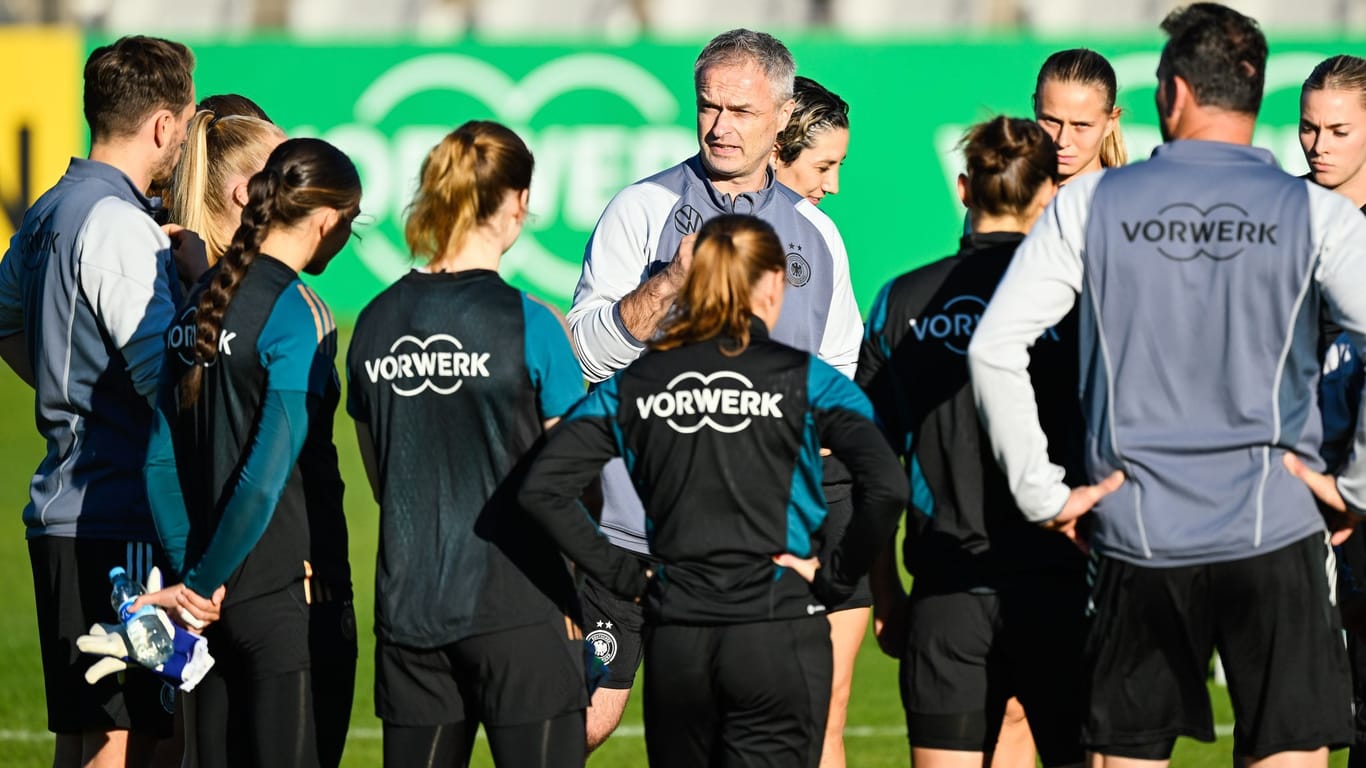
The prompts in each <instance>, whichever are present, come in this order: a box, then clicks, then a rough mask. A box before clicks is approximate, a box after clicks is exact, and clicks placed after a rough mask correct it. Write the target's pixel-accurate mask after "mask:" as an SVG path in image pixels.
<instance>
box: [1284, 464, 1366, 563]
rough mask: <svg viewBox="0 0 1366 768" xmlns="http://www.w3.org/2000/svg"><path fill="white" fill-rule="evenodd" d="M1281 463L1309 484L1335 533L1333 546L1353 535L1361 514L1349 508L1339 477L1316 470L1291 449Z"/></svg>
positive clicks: (1330, 527)
mask: <svg viewBox="0 0 1366 768" xmlns="http://www.w3.org/2000/svg"><path fill="white" fill-rule="evenodd" d="M1281 463H1282V464H1284V465H1285V469H1286V471H1287V472H1289V473H1290V474H1292V475H1294V476H1295V477H1297V478H1299V480H1300V482H1302V483H1304V484H1305V485H1307V486H1309V492H1310V493H1312V494H1314V498H1315V499H1317V500H1318V502H1319V508H1320V511H1322V512H1323V516H1324V521H1325V522H1326V523H1327V524H1328V530H1329V531H1332V533H1333V538H1332V540H1331V541H1332V544H1333V546H1337V545H1339V544H1341V543H1342V542H1344V541H1346V540H1347V537H1349V536H1351V535H1352V530H1353V529H1354V528H1355V527H1356V524H1357V522H1358V521H1359V520H1360V519H1361V516H1360V515H1357V514H1355V513H1353V512H1351V511H1349V510H1348V509H1347V502H1346V501H1345V500H1344V499H1343V498H1342V493H1341V492H1340V491H1339V490H1338V479H1337V478H1336V477H1334V476H1332V475H1326V474H1324V473H1322V472H1315V471H1314V470H1312V469H1310V468H1309V467H1308V466H1306V465H1305V463H1304V462H1302V461H1300V457H1298V456H1296V455H1295V454H1293V453H1290V452H1289V451H1287V452H1286V454H1285V456H1284V458H1282V459H1281Z"/></svg>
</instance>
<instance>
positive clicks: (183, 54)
mask: <svg viewBox="0 0 1366 768" xmlns="http://www.w3.org/2000/svg"><path fill="white" fill-rule="evenodd" d="M193 71H194V55H193V54H191V53H190V49H189V48H186V47H185V46H184V45H181V44H180V43H176V42H172V41H170V40H162V39H161V38H157V37H142V36H140V35H138V36H132V37H122V38H119V39H118V40H116V41H114V42H112V43H110V44H109V45H105V46H101V47H99V48H96V49H95V51H94V53H91V54H90V58H88V59H86V62H85V93H84V103H85V121H86V122H87V123H89V125H90V138H91V141H96V142H98V141H106V140H110V139H121V138H126V137H129V136H132V135H133V134H135V133H137V130H138V127H139V126H141V125H142V123H143V121H145V120H146V119H147V118H148V117H150V116H151V115H152V114H153V113H154V112H156V111H157V110H159V109H168V110H171V111H172V112H176V113H179V112H180V111H181V110H183V109H185V108H186V107H187V106H189V104H190V102H191V101H193V100H194V82H193V80H192V79H191V73H192V72H193Z"/></svg>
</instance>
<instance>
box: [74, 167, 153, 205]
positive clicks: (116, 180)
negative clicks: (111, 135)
mask: <svg viewBox="0 0 1366 768" xmlns="http://www.w3.org/2000/svg"><path fill="white" fill-rule="evenodd" d="M66 175H67V178H70V179H71V180H72V181H89V180H99V181H103V182H104V183H106V184H108V185H109V186H111V187H113V188H114V190H115V191H116V192H117V193H118V195H119V196H120V197H122V198H123V199H125V200H127V201H129V202H130V203H133V204H134V205H137V206H138V207H139V208H142V209H143V210H144V211H146V212H147V214H148V215H149V216H153V217H155V216H156V214H157V212H158V211H161V210H162V201H161V198H159V197H148V196H147V195H146V194H144V193H143V191H142V190H140V189H138V188H137V185H135V184H133V180H132V179H130V178H128V174H126V173H124V172H123V171H120V170H119V169H118V168H115V167H114V166H112V165H110V164H108V163H102V162H100V161H98V160H89V159H87V158H84V157H73V158H71V164H70V165H68V166H67V168H66Z"/></svg>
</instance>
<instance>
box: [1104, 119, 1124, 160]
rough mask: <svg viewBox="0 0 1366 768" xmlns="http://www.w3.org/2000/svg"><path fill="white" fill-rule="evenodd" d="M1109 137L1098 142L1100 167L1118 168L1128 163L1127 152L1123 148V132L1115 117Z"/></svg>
mask: <svg viewBox="0 0 1366 768" xmlns="http://www.w3.org/2000/svg"><path fill="white" fill-rule="evenodd" d="M1114 120H1115V124H1114V127H1113V128H1111V129H1110V133H1109V135H1107V136H1106V137H1105V138H1104V139H1101V142H1100V165H1101V167H1102V168H1119V167H1121V166H1123V165H1124V164H1125V163H1127V162H1129V150H1127V149H1125V147H1124V131H1123V130H1122V129H1121V128H1120V123H1119V118H1118V117H1116V118H1115V119H1114Z"/></svg>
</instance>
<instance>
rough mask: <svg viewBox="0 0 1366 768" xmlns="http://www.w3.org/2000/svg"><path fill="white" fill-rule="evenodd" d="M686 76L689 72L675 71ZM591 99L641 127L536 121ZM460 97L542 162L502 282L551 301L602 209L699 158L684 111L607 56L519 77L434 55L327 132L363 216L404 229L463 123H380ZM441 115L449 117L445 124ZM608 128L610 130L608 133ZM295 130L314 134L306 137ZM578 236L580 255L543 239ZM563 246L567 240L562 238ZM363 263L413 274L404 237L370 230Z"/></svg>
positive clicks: (660, 87) (568, 280) (388, 278)
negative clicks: (354, 176) (428, 174)
mask: <svg viewBox="0 0 1366 768" xmlns="http://www.w3.org/2000/svg"><path fill="white" fill-rule="evenodd" d="M678 75H679V77H682V78H685V79H686V78H687V76H688V74H687V72H686V71H684V72H680V73H678ZM582 91H595V92H599V93H604V94H607V95H608V96H609V97H611V98H613V99H615V100H619V101H620V102H621V103H623V104H624V105H626V106H627V107H629V108H630V109H631V110H633V111H634V112H635V113H636V114H638V115H639V119H640V121H641V123H642V124H641V125H638V126H627V125H621V124H620V123H621V122H622V121H620V120H615V119H613V120H608V119H604V118H603V117H602V116H600V115H595V114H591V113H589V114H582V115H578V116H577V117H578V118H579V120H578V121H576V122H574V123H573V124H570V123H568V122H567V121H566V122H562V123H559V124H550V125H539V126H538V127H537V128H536V129H535V130H532V129H530V128H529V127H528V126H529V125H531V124H532V121H533V118H535V117H536V116H537V115H538V113H540V112H541V111H542V109H543V108H544V107H545V106H546V105H547V104H548V103H550V102H551V101H552V100H554V99H557V98H560V97H562V96H565V95H566V94H571V93H575V92H582ZM441 92H447V93H457V94H461V95H463V96H466V97H469V98H471V99H473V100H475V101H477V102H479V103H481V104H483V105H484V106H485V107H487V109H488V110H489V112H490V113H491V116H492V118H493V119H496V120H498V121H500V122H502V123H504V124H506V125H507V126H508V127H510V128H512V129H513V130H514V131H516V132H517V133H518V135H520V136H521V137H522V138H523V139H524V140H525V141H526V142H527V144H528V146H530V148H531V150H532V152H533V153H534V154H535V155H536V173H535V178H534V179H533V181H532V187H531V213H532V216H531V218H530V220H529V222H528V226H527V229H526V230H525V231H524V232H523V234H522V237H521V239H520V240H519V241H518V242H517V244H516V245H515V246H514V247H513V248H512V250H511V251H509V252H508V253H507V255H506V256H505V257H504V259H503V273H504V275H505V276H507V277H509V278H511V277H514V276H517V277H520V278H521V279H522V280H523V281H524V282H525V283H527V284H529V285H531V286H533V287H534V290H536V291H537V292H539V293H541V294H542V295H545V296H547V297H549V298H553V299H568V298H569V296H570V295H571V294H572V292H573V290H574V286H575V284H576V283H577V282H578V279H579V269H580V266H581V264H582V259H583V246H584V239H586V237H587V233H589V232H591V231H592V229H593V227H594V225H595V224H596V223H597V220H598V217H599V216H600V215H601V214H602V211H603V209H604V208H605V207H606V205H607V202H608V201H609V200H610V199H611V197H612V195H614V194H616V192H617V191H619V190H620V189H621V188H623V187H625V186H626V185H628V184H630V183H632V182H634V181H637V180H638V179H640V178H643V177H645V176H648V175H650V174H653V173H655V172H658V171H660V170H663V169H665V168H667V167H669V166H671V165H674V164H676V163H678V162H679V161H681V160H682V159H684V158H686V157H688V156H690V155H692V154H694V153H695V152H696V151H697V139H696V137H695V136H694V135H693V133H692V132H691V131H689V130H688V129H686V128H683V127H681V126H679V125H677V122H678V120H679V116H680V109H681V107H680V104H679V100H678V98H677V97H676V96H675V95H674V93H673V92H672V91H670V90H669V89H668V88H666V87H665V86H664V84H663V83H662V82H661V81H660V80H659V79H658V78H657V77H655V75H654V74H652V73H651V72H649V71H648V70H646V69H644V68H643V67H641V66H640V65H638V64H635V63H633V62H631V61H629V60H627V59H624V58H621V57H620V56H615V55H611V54H602V53H576V54H570V55H565V56H561V57H559V58H555V59H551V60H550V61H547V62H545V63H544V64H542V65H540V66H538V67H536V68H535V69H533V70H532V71H531V72H529V73H527V74H526V75H525V76H524V77H522V78H521V79H520V80H514V79H513V78H512V77H510V76H509V75H508V74H507V73H505V72H504V71H503V70H501V69H499V68H498V67H496V66H494V65H492V64H490V63H489V62H487V61H484V60H481V59H478V58H475V57H473V56H467V55H464V54H458V53H431V54H426V55H422V56H417V57H415V58H412V59H408V60H406V61H403V62H401V63H399V64H397V65H395V66H393V67H391V68H390V69H388V70H387V71H385V72H384V73H383V74H381V75H379V76H378V77H376V78H375V79H374V80H373V81H372V82H371V83H370V84H369V85H368V86H366V87H365V88H364V90H363V91H362V92H361V94H360V96H359V98H358V99H357V100H356V104H355V116H354V122H352V123H348V124H343V125H338V126H335V127H332V128H330V129H327V130H325V131H322V133H321V138H324V139H326V140H328V141H330V142H332V143H334V144H336V145H337V146H338V147H340V148H341V149H343V150H344V151H346V152H347V153H348V154H349V155H350V156H351V158H352V159H353V160H354V161H355V162H356V164H357V166H358V167H359V168H360V172H361V176H362V179H363V182H364V185H365V208H366V210H367V211H368V212H371V213H373V214H375V215H376V217H377V218H378V219H380V220H385V219H389V220H391V221H394V222H397V223H398V226H396V227H394V228H393V229H392V230H391V231H397V232H401V231H402V226H401V222H402V219H403V211H404V207H405V206H406V205H407V204H408V202H409V200H410V198H411V197H412V193H413V191H414V189H415V187H416V183H417V173H418V169H419V168H420V166H421V164H422V159H423V158H424V157H425V156H426V154H427V152H428V151H429V150H430V149H431V148H432V147H433V146H434V145H435V144H436V143H437V142H439V141H440V140H441V138H442V137H443V136H445V135H446V134H447V133H449V132H450V131H451V130H452V129H453V128H454V127H455V126H456V125H459V124H460V123H462V122H464V120H465V119H466V117H474V116H473V115H467V116H461V115H450V116H449V118H450V119H449V121H445V122H442V121H439V120H434V121H432V124H427V125H423V124H404V125H402V126H400V127H397V128H395V129H392V130H382V129H380V128H378V127H377V126H379V125H381V124H382V122H383V121H384V120H385V118H386V117H387V116H388V115H390V113H391V112H393V111H394V110H395V109H396V108H399V107H400V105H402V104H404V103H405V102H407V101H408V100H410V99H413V98H415V97H421V96H423V95H424V94H432V93H441ZM442 117H445V115H443V116H442ZM607 123H611V124H607ZM298 132H299V133H309V132H310V131H309V130H308V129H307V128H302V129H299V131H298ZM555 226H558V227H561V228H562V229H568V230H570V231H571V232H582V233H583V238H584V239H578V238H575V241H576V242H575V244H574V247H573V248H566V247H563V246H561V247H560V248H559V249H558V250H557V251H552V249H551V248H549V247H546V246H545V245H544V244H543V243H542V242H541V238H540V237H539V235H540V234H541V233H543V232H544V231H545V230H547V229H549V228H551V227H555ZM563 239H564V238H563V237H562V238H561V240H563ZM353 247H354V248H355V252H356V254H357V256H358V257H359V258H360V260H361V261H362V262H363V263H364V264H365V266H366V267H367V268H368V269H369V270H370V271H371V272H372V273H374V275H375V276H376V277H378V278H379V279H380V280H381V281H384V282H386V283H387V282H392V281H394V280H396V279H398V278H399V277H401V276H402V275H403V274H404V273H405V272H406V271H407V270H408V269H409V267H410V266H411V260H410V259H409V257H408V251H407V247H406V246H405V244H404V243H403V242H402V239H401V238H393V237H391V236H389V235H388V234H387V233H381V232H375V233H367V234H366V236H365V237H364V239H362V240H361V241H359V242H358V243H355V244H354V246H353Z"/></svg>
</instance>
